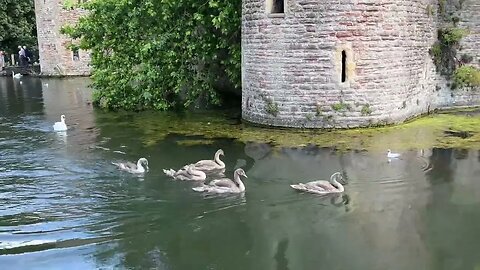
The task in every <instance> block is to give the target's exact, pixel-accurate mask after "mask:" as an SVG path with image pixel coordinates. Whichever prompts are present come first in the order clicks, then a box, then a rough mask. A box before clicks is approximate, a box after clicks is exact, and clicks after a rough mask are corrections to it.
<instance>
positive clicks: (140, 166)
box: [137, 160, 145, 172]
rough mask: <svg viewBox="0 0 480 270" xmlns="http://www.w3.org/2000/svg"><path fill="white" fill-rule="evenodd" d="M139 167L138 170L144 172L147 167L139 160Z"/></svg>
mask: <svg viewBox="0 0 480 270" xmlns="http://www.w3.org/2000/svg"><path fill="white" fill-rule="evenodd" d="M137 169H138V171H140V172H144V171H145V168H144V167H143V166H142V162H141V161H140V160H139V161H137Z"/></svg>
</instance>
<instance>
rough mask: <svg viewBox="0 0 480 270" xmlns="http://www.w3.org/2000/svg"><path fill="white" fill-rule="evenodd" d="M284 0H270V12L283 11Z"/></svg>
mask: <svg viewBox="0 0 480 270" xmlns="http://www.w3.org/2000/svg"><path fill="white" fill-rule="evenodd" d="M284 1H285V0H272V12H271V13H284V10H285V7H284Z"/></svg>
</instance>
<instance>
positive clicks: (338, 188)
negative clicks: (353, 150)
mask: <svg viewBox="0 0 480 270" xmlns="http://www.w3.org/2000/svg"><path fill="white" fill-rule="evenodd" d="M337 178H339V179H343V176H342V174H341V173H339V172H336V173H334V174H332V176H330V181H326V180H318V181H312V182H308V183H306V184H303V183H299V184H296V185H290V186H291V187H292V188H293V189H296V190H300V191H305V192H310V193H315V194H320V195H326V194H331V193H342V192H344V191H345V188H344V187H343V185H342V184H340V183H339V182H338V181H337Z"/></svg>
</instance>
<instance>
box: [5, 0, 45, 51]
mask: <svg viewBox="0 0 480 270" xmlns="http://www.w3.org/2000/svg"><path fill="white" fill-rule="evenodd" d="M19 45H21V46H27V47H28V48H30V49H31V50H33V51H36V50H37V29H36V25H35V7H34V1H33V0H0V50H5V51H7V52H8V53H16V52H17V51H18V49H17V48H18V46H19Z"/></svg>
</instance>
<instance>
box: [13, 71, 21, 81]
mask: <svg viewBox="0 0 480 270" xmlns="http://www.w3.org/2000/svg"><path fill="white" fill-rule="evenodd" d="M22 76H23V75H22V74H20V73H17V74H15V72H14V71H12V77H13V78H15V79H20V78H21V77H22Z"/></svg>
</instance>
